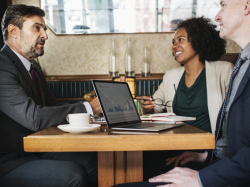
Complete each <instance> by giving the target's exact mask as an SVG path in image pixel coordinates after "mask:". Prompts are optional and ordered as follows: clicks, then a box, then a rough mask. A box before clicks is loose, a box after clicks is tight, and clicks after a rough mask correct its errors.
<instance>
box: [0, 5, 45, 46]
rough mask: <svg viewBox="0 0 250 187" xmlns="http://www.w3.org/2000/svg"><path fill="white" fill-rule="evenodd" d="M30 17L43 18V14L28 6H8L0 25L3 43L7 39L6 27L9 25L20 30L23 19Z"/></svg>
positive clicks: (40, 10)
mask: <svg viewBox="0 0 250 187" xmlns="http://www.w3.org/2000/svg"><path fill="white" fill-rule="evenodd" d="M32 16H40V17H44V16H45V12H44V11H43V10H42V9H40V8H39V7H35V6H28V5H23V4H18V5H11V6H9V7H8V8H7V9H6V11H5V13H4V15H3V19H2V23H1V27H2V33H3V40H4V42H5V41H6V40H7V39H8V26H9V25H10V24H13V25H16V26H18V28H19V29H20V30H21V29H22V27H23V22H24V21H25V18H29V17H32Z"/></svg>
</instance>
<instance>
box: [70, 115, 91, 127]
mask: <svg viewBox="0 0 250 187" xmlns="http://www.w3.org/2000/svg"><path fill="white" fill-rule="evenodd" d="M89 119H90V115H89V114H87V113H75V114H68V115H67V116H66V120H67V121H68V122H69V124H70V125H72V126H77V127H79V126H81V127H90V126H91V125H92V124H89Z"/></svg>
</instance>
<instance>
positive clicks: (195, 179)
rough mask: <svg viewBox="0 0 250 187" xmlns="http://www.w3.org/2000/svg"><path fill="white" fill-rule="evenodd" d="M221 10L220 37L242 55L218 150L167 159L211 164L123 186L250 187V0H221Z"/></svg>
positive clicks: (220, 124) (218, 135)
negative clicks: (158, 184) (237, 47)
mask: <svg viewBox="0 0 250 187" xmlns="http://www.w3.org/2000/svg"><path fill="white" fill-rule="evenodd" d="M220 5H221V10H220V12H219V13H218V14H217V15H216V17H215V21H217V22H219V23H220V36H221V38H223V39H229V40H233V41H235V42H236V43H237V44H238V45H239V46H240V47H241V48H242V51H241V54H240V56H239V59H238V61H237V62H236V64H235V67H234V70H233V72H232V75H231V78H230V83H229V86H228V91H227V95H226V97H225V100H224V103H223V105H222V107H221V110H220V112H219V114H218V118H217V128H216V133H215V136H216V144H215V149H214V150H213V151H210V152H209V153H208V154H207V153H202V154H200V153H192V152H185V153H183V154H182V155H180V156H178V157H174V158H171V159H169V160H167V164H170V163H173V162H175V166H177V165H178V164H181V165H183V164H185V163H187V162H190V161H193V162H204V165H207V164H209V163H210V165H209V166H208V167H205V168H203V169H201V170H200V171H199V172H197V171H194V170H191V169H188V168H180V167H175V168H174V169H173V170H171V171H169V172H167V173H165V174H162V175H159V176H156V177H154V178H151V179H150V180H149V182H152V183H138V184H122V185H117V187H118V186H119V187H125V186H126V187H127V186H130V187H132V186H137V187H138V186H143V187H145V186H156V185H154V184H153V183H154V182H164V183H170V184H161V186H171V187H177V186H178V187H198V186H203V187H229V186H232V187H236V186H246V187H249V186H250V177H249V176H250V115H249V114H250V34H249V33H250V27H249V25H250V0H221V1H220Z"/></svg>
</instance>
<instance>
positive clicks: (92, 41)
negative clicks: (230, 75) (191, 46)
mask: <svg viewBox="0 0 250 187" xmlns="http://www.w3.org/2000/svg"><path fill="white" fill-rule="evenodd" d="M168 1H169V0H168ZM6 2H7V4H10V3H12V4H27V5H34V6H40V1H39V0H12V1H11V0H7V1H6ZM1 9H2V8H1ZM214 16H215V15H214ZM124 24H128V23H124ZM47 33H48V38H49V39H48V40H47V41H46V45H45V55H44V56H42V57H39V63H40V65H41V67H42V70H43V72H44V73H45V74H46V75H48V76H54V75H97V74H98V75H107V76H108V72H109V66H108V56H109V51H110V47H111V38H114V39H115V45H116V46H115V49H116V54H117V57H116V58H117V62H118V63H119V71H120V74H123V73H124V55H125V51H126V40H127V38H131V49H132V51H133V60H134V63H135V73H137V74H140V73H141V62H142V59H143V48H144V47H147V48H148V50H149V54H150V55H149V58H150V61H151V73H152V74H154V73H156V74H157V73H164V72H166V71H167V70H169V69H171V68H174V67H178V64H177V63H176V62H175V60H174V58H173V56H172V52H171V46H172V38H173V34H174V33H173V32H154V33H153V32H152V33H149V32H146V33H117V34H116V33H109V34H80V35H56V34H55V33H54V32H52V30H51V29H48V31H47ZM1 39H2V38H1ZM226 52H227V53H239V52H240V47H239V46H238V45H237V44H235V43H234V42H232V41H227V48H226Z"/></svg>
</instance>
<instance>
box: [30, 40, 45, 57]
mask: <svg viewBox="0 0 250 187" xmlns="http://www.w3.org/2000/svg"><path fill="white" fill-rule="evenodd" d="M39 42H45V41H44V40H42V39H39V40H38V41H36V43H35V45H31V46H30V47H29V48H28V47H27V51H26V55H27V56H28V57H29V58H30V59H34V58H37V57H38V56H42V55H43V54H44V50H43V48H40V49H39V48H38V47H37V44H38V43H39Z"/></svg>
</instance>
